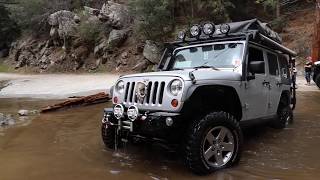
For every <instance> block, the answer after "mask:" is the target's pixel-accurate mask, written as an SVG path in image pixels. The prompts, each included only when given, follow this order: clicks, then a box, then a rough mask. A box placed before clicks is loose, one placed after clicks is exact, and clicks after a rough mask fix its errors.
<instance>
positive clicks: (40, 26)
mask: <svg viewBox="0 0 320 180" xmlns="http://www.w3.org/2000/svg"><path fill="white" fill-rule="evenodd" d="M79 1H80V0H75V1H73V0H16V4H13V5H10V11H11V13H12V17H13V19H15V20H16V21H17V23H18V25H19V26H20V27H21V29H24V30H31V31H33V32H36V33H39V32H40V33H41V32H47V31H48V28H49V27H48V23H47V21H48V17H49V15H50V14H52V13H54V12H56V11H59V10H71V9H73V8H78V7H79V6H81V5H82V4H81V3H80V2H79ZM73 6H74V7H73Z"/></svg>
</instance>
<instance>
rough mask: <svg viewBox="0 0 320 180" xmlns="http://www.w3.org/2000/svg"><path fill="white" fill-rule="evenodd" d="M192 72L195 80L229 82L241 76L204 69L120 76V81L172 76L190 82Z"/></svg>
mask: <svg viewBox="0 0 320 180" xmlns="http://www.w3.org/2000/svg"><path fill="white" fill-rule="evenodd" d="M190 72H192V73H193V74H194V76H195V79H196V80H200V81H201V80H229V81H240V80H241V74H239V73H236V72H232V71H225V70H224V71H217V70H213V69H209V68H204V69H198V70H194V69H186V70H176V71H160V72H149V73H140V74H131V75H125V76H122V77H121V79H124V78H131V77H150V76H163V77H166V76H170V77H172V76H174V77H180V78H182V79H183V80H185V81H190V80H191V79H190V77H189V73H190Z"/></svg>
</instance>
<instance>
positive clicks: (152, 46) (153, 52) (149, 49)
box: [143, 40, 163, 64]
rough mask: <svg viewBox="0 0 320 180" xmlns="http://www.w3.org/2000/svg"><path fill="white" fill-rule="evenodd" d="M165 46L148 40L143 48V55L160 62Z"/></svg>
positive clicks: (151, 60) (156, 62)
mask: <svg viewBox="0 0 320 180" xmlns="http://www.w3.org/2000/svg"><path fill="white" fill-rule="evenodd" d="M162 52H163V47H162V45H160V44H159V43H156V42H153V41H150V40H147V41H146V44H145V46H144V49H143V56H144V57H145V58H146V59H147V60H149V61H150V62H151V63H153V64H158V63H159V62H160V59H161V56H162Z"/></svg>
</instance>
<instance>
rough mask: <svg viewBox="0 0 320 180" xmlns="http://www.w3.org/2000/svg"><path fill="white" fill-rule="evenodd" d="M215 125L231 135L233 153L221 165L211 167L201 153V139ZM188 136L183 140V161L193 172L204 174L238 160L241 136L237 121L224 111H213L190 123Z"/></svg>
mask: <svg viewBox="0 0 320 180" xmlns="http://www.w3.org/2000/svg"><path fill="white" fill-rule="evenodd" d="M215 127H225V128H227V129H228V130H230V132H231V133H232V135H233V138H234V153H233V154H232V156H231V158H230V159H229V161H228V162H227V163H226V164H225V165H223V166H222V167H219V168H217V167H213V166H211V165H210V164H208V163H207V162H206V160H205V158H204V154H203V141H204V140H205V139H204V138H206V135H207V134H208V133H209V131H210V130H211V129H213V128H215ZM187 134H188V137H187V139H186V142H185V163H186V166H187V167H188V168H189V169H190V170H191V171H192V172H194V173H195V174H198V175H206V174H209V173H211V172H213V171H215V170H218V169H223V168H227V167H230V166H232V165H234V164H236V163H238V162H239V159H240V156H241V151H242V142H243V136H242V131H241V128H240V126H239V122H238V121H237V120H236V119H235V118H234V117H233V116H231V115H230V114H228V113H225V112H213V113H210V114H208V115H206V116H205V117H204V118H202V119H201V120H198V121H195V122H194V123H192V124H191V126H190V128H189V131H188V133H187Z"/></svg>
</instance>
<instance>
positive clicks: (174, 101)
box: [171, 99, 179, 107]
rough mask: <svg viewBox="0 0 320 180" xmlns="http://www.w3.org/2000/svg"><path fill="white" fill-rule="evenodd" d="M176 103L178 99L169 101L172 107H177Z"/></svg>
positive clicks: (177, 103)
mask: <svg viewBox="0 0 320 180" xmlns="http://www.w3.org/2000/svg"><path fill="white" fill-rule="evenodd" d="M178 105H179V101H178V100H177V99H173V100H172V101H171V106H172V107H178Z"/></svg>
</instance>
